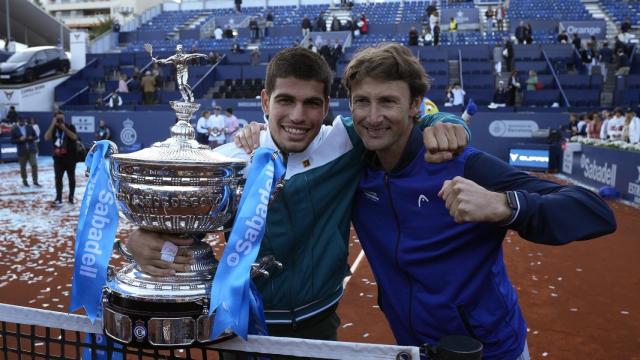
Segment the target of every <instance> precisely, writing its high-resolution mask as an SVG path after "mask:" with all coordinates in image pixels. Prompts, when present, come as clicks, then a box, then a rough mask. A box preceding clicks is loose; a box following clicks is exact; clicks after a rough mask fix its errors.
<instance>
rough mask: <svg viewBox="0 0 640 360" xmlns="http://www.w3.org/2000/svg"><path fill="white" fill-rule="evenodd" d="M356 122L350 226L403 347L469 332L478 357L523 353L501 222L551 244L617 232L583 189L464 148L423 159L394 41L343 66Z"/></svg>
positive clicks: (412, 100) (412, 85) (419, 84)
mask: <svg viewBox="0 0 640 360" xmlns="http://www.w3.org/2000/svg"><path fill="white" fill-rule="evenodd" d="M343 85H344V86H345V88H346V89H347V90H348V92H349V104H350V107H351V112H352V116H353V120H352V121H353V125H354V128H355V130H356V132H357V133H358V135H359V136H360V138H361V139H362V142H363V144H364V146H365V147H366V149H367V152H366V153H365V155H364V159H365V162H366V163H367V167H366V169H365V171H364V172H363V175H362V177H361V178H360V183H359V185H358V190H357V192H356V197H355V203H354V208H353V216H352V221H353V224H354V227H355V229H356V232H357V233H358V238H359V239H360V243H361V244H362V247H363V249H364V251H365V254H366V256H367V259H368V260H369V263H370V264H371V268H372V270H373V273H374V276H375V278H376V282H377V284H378V291H379V292H378V294H379V297H378V303H379V304H380V309H381V310H382V311H383V312H384V314H385V316H386V318H387V320H388V322H389V324H390V326H391V329H392V331H393V333H394V336H395V338H396V340H397V342H398V343H399V344H400V345H413V346H420V345H423V344H425V343H429V344H435V343H437V342H438V340H439V339H441V338H443V337H445V336H448V335H467V336H470V337H473V338H476V339H477V340H479V341H480V342H481V343H482V344H483V346H484V349H483V359H489V360H491V359H505V360H513V359H517V360H528V359H529V353H528V348H527V345H526V333H527V326H526V323H525V321H524V318H523V316H522V312H521V310H520V307H519V305H518V300H517V294H516V290H515V288H514V287H513V285H512V284H511V282H510V280H509V278H508V276H507V273H506V268H505V265H504V262H503V256H502V240H503V239H504V236H505V234H506V232H507V229H513V230H515V231H518V233H519V234H520V235H521V236H522V237H523V238H525V239H527V240H530V241H533V242H536V243H541V244H551V245H562V244H566V243H568V242H571V241H575V240H584V239H590V238H594V237H597V236H602V235H605V234H608V233H611V232H613V231H615V227H616V225H615V219H614V217H613V213H612V211H611V210H610V209H609V208H608V207H607V205H606V203H604V201H603V200H602V199H600V198H599V197H598V196H597V195H596V194H595V193H592V192H591V191H589V190H586V189H583V188H580V187H573V186H561V185H557V184H555V183H552V182H549V181H545V180H541V179H539V178H537V177H533V176H530V175H528V174H526V173H524V172H520V171H517V170H515V169H514V168H512V167H511V166H509V165H508V164H506V163H505V162H504V161H501V160H499V159H497V158H495V157H493V156H490V155H488V154H485V153H482V152H480V151H478V150H476V149H472V148H466V149H465V150H463V152H462V153H461V154H460V155H458V156H457V157H456V158H454V159H453V160H452V161H449V162H445V163H441V164H431V163H426V162H424V161H422V157H423V156H424V154H425V148H424V145H423V141H422V137H423V136H422V134H421V131H420V127H417V126H416V124H415V121H414V119H415V117H416V116H417V114H418V111H419V108H420V102H421V100H422V96H423V94H424V93H425V91H426V90H427V89H428V88H429V82H428V78H427V76H426V74H425V73H424V69H423V67H422V66H421V65H420V62H419V61H418V60H417V59H416V58H415V57H414V56H413V55H412V54H411V51H410V50H409V49H408V48H406V47H403V46H401V45H398V44H386V45H382V46H378V47H375V48H369V49H365V50H364V51H361V52H360V53H358V54H356V55H355V56H354V58H353V59H352V60H351V62H350V63H349V64H348V65H347V67H346V69H345V73H344V76H343Z"/></svg>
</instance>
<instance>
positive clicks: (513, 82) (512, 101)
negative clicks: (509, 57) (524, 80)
mask: <svg viewBox="0 0 640 360" xmlns="http://www.w3.org/2000/svg"><path fill="white" fill-rule="evenodd" d="M521 87H522V86H521V85H520V79H518V71H517V70H516V69H513V70H511V75H510V76H509V81H508V82H507V89H508V91H509V99H508V102H507V105H509V106H515V105H516V94H517V93H518V91H519V90H520V89H521Z"/></svg>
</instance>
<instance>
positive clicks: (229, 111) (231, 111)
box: [224, 107, 233, 114]
mask: <svg viewBox="0 0 640 360" xmlns="http://www.w3.org/2000/svg"><path fill="white" fill-rule="evenodd" d="M224 111H226V112H228V113H229V114H233V108H230V107H228V108H226V109H224Z"/></svg>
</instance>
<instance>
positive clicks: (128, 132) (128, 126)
mask: <svg viewBox="0 0 640 360" xmlns="http://www.w3.org/2000/svg"><path fill="white" fill-rule="evenodd" d="M133 125H134V123H133V120H131V119H129V118H127V120H125V121H123V122H122V126H124V129H122V131H120V141H122V143H123V144H125V145H127V146H131V145H133V144H135V142H136V140H137V139H138V133H137V132H136V129H134V128H133Z"/></svg>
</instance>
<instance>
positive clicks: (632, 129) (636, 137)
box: [627, 111, 640, 144]
mask: <svg viewBox="0 0 640 360" xmlns="http://www.w3.org/2000/svg"><path fill="white" fill-rule="evenodd" d="M630 112H631V114H632V115H631V116H633V118H632V119H631V122H629V125H627V126H628V127H629V129H628V132H629V142H630V143H631V144H637V143H638V142H640V118H638V117H637V116H636V115H635V113H633V111H630Z"/></svg>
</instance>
